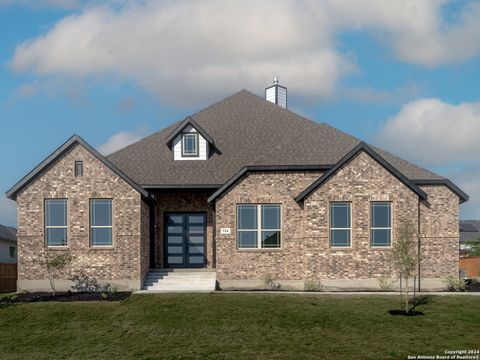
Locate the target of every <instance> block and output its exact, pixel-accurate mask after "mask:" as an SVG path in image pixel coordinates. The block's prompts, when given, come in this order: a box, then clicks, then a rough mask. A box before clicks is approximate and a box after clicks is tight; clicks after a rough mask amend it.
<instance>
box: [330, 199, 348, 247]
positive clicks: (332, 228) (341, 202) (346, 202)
mask: <svg viewBox="0 0 480 360" xmlns="http://www.w3.org/2000/svg"><path fill="white" fill-rule="evenodd" d="M333 204H348V205H349V207H348V209H349V214H348V216H349V217H350V227H348V228H334V227H332V205H333ZM328 215H329V216H328V217H329V225H330V226H329V228H330V231H329V232H328V236H329V240H330V247H331V248H334V249H350V248H351V247H352V203H351V202H350V201H331V202H330V204H329V214H328ZM332 230H350V236H349V239H348V242H349V244H350V245H347V246H343V245H342V246H339V245H333V243H332Z"/></svg>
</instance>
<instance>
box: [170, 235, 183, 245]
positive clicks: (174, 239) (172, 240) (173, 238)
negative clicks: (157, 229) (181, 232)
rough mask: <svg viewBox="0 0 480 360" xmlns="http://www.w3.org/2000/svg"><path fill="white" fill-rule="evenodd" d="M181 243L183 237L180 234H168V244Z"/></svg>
mask: <svg viewBox="0 0 480 360" xmlns="http://www.w3.org/2000/svg"><path fill="white" fill-rule="evenodd" d="M181 243H183V238H182V237H181V236H169V237H168V244H181Z"/></svg>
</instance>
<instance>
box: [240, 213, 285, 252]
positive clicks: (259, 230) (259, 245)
mask: <svg viewBox="0 0 480 360" xmlns="http://www.w3.org/2000/svg"><path fill="white" fill-rule="evenodd" d="M269 205H271V206H278V207H279V208H280V229H263V228H262V206H269ZM242 206H250V207H254V206H256V207H257V228H256V229H239V228H238V226H239V223H238V209H239V208H240V207H242ZM242 231H250V232H252V231H255V232H256V233H257V246H256V247H240V246H238V238H237V249H238V250H252V249H254V250H255V249H260V250H272V249H273V250H277V249H281V248H282V205H281V204H237V234H238V233H240V232H242ZM263 231H278V232H280V246H278V247H262V232H263Z"/></svg>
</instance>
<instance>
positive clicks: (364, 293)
mask: <svg viewBox="0 0 480 360" xmlns="http://www.w3.org/2000/svg"><path fill="white" fill-rule="evenodd" d="M205 293H218V294H222V293H223V294H270V295H305V296H309V295H310V296H313V295H320V296H323V295H333V296H392V295H395V296H398V295H399V293H398V292H393V291H391V292H382V291H322V292H313V291H262V290H254V291H248V290H235V291H231V290H227V291H162V290H139V291H135V292H134V294H147V295H148V294H205ZM409 294H410V295H411V296H413V292H410V293H409ZM426 295H430V296H480V292H453V291H422V292H416V293H415V296H426Z"/></svg>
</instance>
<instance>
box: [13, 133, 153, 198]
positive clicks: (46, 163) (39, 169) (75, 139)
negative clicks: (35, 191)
mask: <svg viewBox="0 0 480 360" xmlns="http://www.w3.org/2000/svg"><path fill="white" fill-rule="evenodd" d="M76 144H80V145H82V146H83V147H84V148H85V149H87V150H88V151H89V152H90V153H92V155H94V156H95V157H96V158H97V159H98V160H100V161H101V162H102V163H103V164H104V165H105V166H107V167H108V168H109V169H110V170H112V171H113V172H114V173H115V174H116V175H118V176H119V177H120V178H122V179H123V180H124V181H125V182H126V183H128V184H129V185H130V186H131V187H132V188H134V189H135V190H137V191H138V192H139V193H140V194H141V195H143V196H144V197H149V194H148V192H147V191H146V190H145V189H143V188H142V187H141V186H140V185H138V184H137V183H135V182H134V181H133V180H132V179H131V178H130V177H128V176H127V175H126V174H125V173H123V172H122V171H121V170H120V169H119V168H117V167H116V166H115V165H114V164H113V163H112V162H110V161H109V160H108V159H107V158H105V157H104V156H103V155H102V154H100V153H99V152H98V151H97V150H95V149H94V148H93V147H92V146H91V145H90V144H88V143H87V142H86V141H85V140H84V139H82V137H81V136H79V135H76V134H75V135H73V136H72V137H71V138H70V139H68V140H67V141H66V142H65V143H63V144H62V145H61V146H60V147H59V148H58V149H56V150H55V151H54V152H53V153H52V154H50V155H49V156H48V157H47V158H46V159H45V160H43V161H42V162H41V163H40V164H39V165H37V166H36V167H35V168H34V169H33V170H31V171H30V172H29V173H28V174H27V175H25V176H24V177H23V178H22V179H21V180H20V181H19V182H17V183H16V184H15V185H14V186H12V187H11V188H10V189H9V190H8V191H7V192H6V195H7V197H8V198H9V199H12V200H16V197H17V194H18V193H19V192H20V191H21V190H22V189H23V188H24V187H25V186H27V185H28V184H30V183H31V182H32V181H34V180H35V179H36V178H37V177H38V176H40V175H42V174H43V173H44V172H45V171H46V170H48V169H49V168H50V166H51V165H52V163H53V162H55V161H56V160H57V159H58V158H60V157H61V156H62V155H64V154H65V153H66V152H67V151H68V150H70V149H71V148H72V147H73V146H75V145H76Z"/></svg>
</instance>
